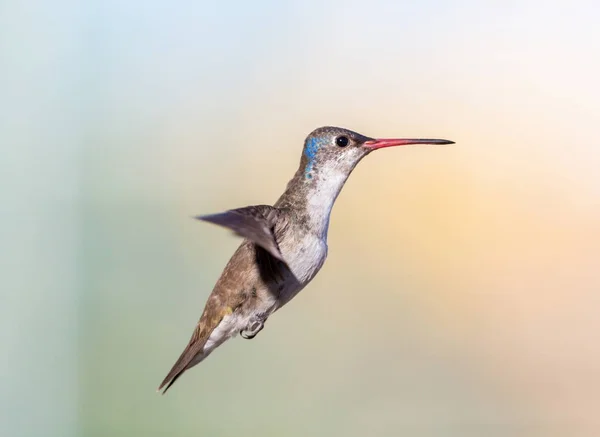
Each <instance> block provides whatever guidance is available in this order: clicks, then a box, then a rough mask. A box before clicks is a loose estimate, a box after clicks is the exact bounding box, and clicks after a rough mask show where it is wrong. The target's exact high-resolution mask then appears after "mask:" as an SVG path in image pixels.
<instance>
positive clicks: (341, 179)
mask: <svg viewBox="0 0 600 437" xmlns="http://www.w3.org/2000/svg"><path fill="white" fill-rule="evenodd" d="M348 176H349V175H348V174H346V173H345V172H341V171H339V170H337V169H335V168H331V169H328V168H323V169H322V171H320V172H318V173H317V174H316V175H315V176H314V177H312V178H308V177H307V176H306V172H305V169H304V167H303V166H302V165H301V166H300V168H299V169H298V171H297V172H296V174H295V175H294V177H293V178H292V179H291V180H290V181H289V182H288V185H287V188H286V190H285V192H284V193H283V194H282V195H281V197H280V198H279V200H278V201H277V202H276V203H275V206H276V207H278V208H287V209H289V210H290V211H291V212H292V215H293V216H294V217H295V219H296V220H297V221H298V223H299V224H301V225H303V227H304V228H305V229H306V230H307V231H309V232H312V233H314V234H315V235H318V236H319V237H320V238H322V239H324V240H327V230H328V228H329V217H330V215H331V209H332V208H333V204H334V203H335V200H336V199H337V197H338V194H340V191H341V190H342V188H343V187H344V183H345V182H346V180H347V179H348Z"/></svg>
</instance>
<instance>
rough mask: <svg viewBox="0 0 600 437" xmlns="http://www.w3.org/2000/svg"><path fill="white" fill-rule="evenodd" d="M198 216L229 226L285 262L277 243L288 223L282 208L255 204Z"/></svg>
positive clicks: (200, 218)
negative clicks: (278, 235) (278, 236)
mask: <svg viewBox="0 0 600 437" xmlns="http://www.w3.org/2000/svg"><path fill="white" fill-rule="evenodd" d="M196 218H197V219H198V220H204V221H207V222H211V223H215V224H217V225H220V226H224V227H226V228H229V229H231V230H232V231H233V232H235V233H236V234H237V235H239V236H241V237H243V238H247V239H248V240H250V241H252V242H253V243H256V244H258V245H259V246H261V247H262V248H263V249H265V250H266V251H267V252H269V253H270V254H271V255H273V256H274V257H275V258H277V259H279V260H281V261H283V262H285V260H284V259H283V256H282V255H281V252H280V250H279V244H278V243H277V234H279V233H280V232H281V231H282V230H283V229H284V228H285V225H286V223H287V214H286V212H285V211H284V210H282V209H279V208H275V207H273V206H269V205H254V206H246V207H244V208H238V209H231V210H229V211H225V212H222V213H219V214H210V215H200V216H197V217H196Z"/></svg>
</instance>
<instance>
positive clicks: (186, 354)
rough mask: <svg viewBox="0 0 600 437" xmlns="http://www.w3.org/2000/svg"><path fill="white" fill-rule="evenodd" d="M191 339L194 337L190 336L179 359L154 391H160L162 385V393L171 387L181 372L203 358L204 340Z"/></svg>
mask: <svg viewBox="0 0 600 437" xmlns="http://www.w3.org/2000/svg"><path fill="white" fill-rule="evenodd" d="M193 340H194V338H193V337H192V340H191V341H190V343H189V344H188V345H187V347H186V348H185V350H184V351H183V352H182V353H181V355H180V356H179V359H178V360H177V361H176V362H175V364H174V365H173V367H172V368H171V370H170V371H169V374H168V375H167V376H166V377H165V379H163V382H161V383H160V386H159V387H158V389H157V390H156V391H161V390H162V388H163V387H164V388H165V389H164V390H163V392H162V394H163V395H164V394H165V393H166V392H167V390H168V389H169V387H171V386H172V385H173V384H174V383H175V381H177V378H179V377H180V376H181V375H183V372H185V371H186V370H187V369H189V368H190V367H193V366H195V365H196V364H198V363H199V362H200V361H202V360H203V359H204V358H205V356H202V355H203V351H202V349H203V348H204V343H205V342H197V341H193Z"/></svg>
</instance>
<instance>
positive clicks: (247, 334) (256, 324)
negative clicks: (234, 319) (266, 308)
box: [240, 319, 265, 340]
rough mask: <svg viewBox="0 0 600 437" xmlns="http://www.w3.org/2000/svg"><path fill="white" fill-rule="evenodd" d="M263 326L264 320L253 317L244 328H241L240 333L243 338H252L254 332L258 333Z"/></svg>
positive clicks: (254, 334) (254, 335)
mask: <svg viewBox="0 0 600 437" xmlns="http://www.w3.org/2000/svg"><path fill="white" fill-rule="evenodd" d="M264 327H265V322H264V320H258V319H255V320H252V321H251V322H250V323H248V326H247V327H246V329H242V330H241V331H240V335H241V336H242V338H243V339H245V340H252V339H253V338H254V337H256V334H258V333H259V332H260V331H261V330H262V329H263V328H264Z"/></svg>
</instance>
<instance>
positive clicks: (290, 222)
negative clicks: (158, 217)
mask: <svg viewBox="0 0 600 437" xmlns="http://www.w3.org/2000/svg"><path fill="white" fill-rule="evenodd" d="M453 143H454V142H453V141H448V140H432V139H374V138H369V137H366V136H364V135H361V134H358V133H356V132H352V131H350V130H348V129H343V128H339V127H321V128H318V129H316V130H314V131H313V132H312V133H311V134H310V135H308V137H307V138H306V140H305V141H304V149H303V151H302V158H301V160H300V167H299V168H298V170H297V171H296V174H295V175H294V177H293V178H292V179H291V180H290V181H289V182H288V185H287V188H286V190H285V192H284V193H283V194H282V195H281V197H280V198H279V200H277V202H276V203H275V205H273V206H269V205H255V206H247V207H245V208H238V209H232V210H229V211H226V212H223V213H219V214H212V215H204V216H198V217H196V218H197V219H199V220H204V221H207V222H211V223H215V224H217V225H221V226H224V227H226V228H229V229H231V230H233V231H234V232H235V233H236V234H237V235H239V236H241V237H243V238H244V241H243V242H242V244H241V245H240V246H239V247H238V249H237V250H236V251H235V253H234V254H233V256H232V257H231V259H230V260H229V263H228V264H227V266H226V267H225V270H224V271H223V273H222V274H221V277H220V278H219V279H218V281H217V283H216V285H215V287H214V289H213V291H212V293H211V294H210V296H209V297H208V301H207V302H206V306H205V307H204V311H203V313H202V316H201V317H200V320H199V321H198V324H197V325H196V328H195V329H194V332H193V334H192V338H191V339H190V341H189V343H188V345H187V346H186V348H185V349H184V351H183V353H182V354H181V356H180V357H179V359H178V360H177V362H176V363H175V364H174V365H173V368H172V369H171V371H170V372H169V374H168V375H167V376H166V378H165V379H164V380H163V382H162V383H161V384H160V387H159V388H158V390H161V389H162V388H163V387H164V391H163V393H165V392H166V391H167V390H168V389H169V387H171V385H172V384H173V383H174V382H175V381H176V380H177V378H179V377H180V376H181V375H182V374H183V372H185V371H186V370H188V369H190V368H192V367H193V366H195V365H196V364H198V363H200V362H201V361H202V360H204V359H205V358H206V357H207V356H208V355H209V354H210V353H211V352H212V351H213V350H215V349H216V348H217V347H218V346H220V345H221V344H223V343H224V342H225V341H227V340H228V339H230V338H232V337H235V336H236V335H237V334H238V333H239V334H240V335H241V336H242V337H243V338H245V339H252V338H254V337H255V336H256V335H257V334H258V333H259V332H260V331H261V330H262V329H263V327H264V326H265V322H266V321H267V319H268V318H269V316H270V315H271V314H273V313H274V312H275V311H277V310H278V309H279V308H281V307H282V306H284V305H285V304H286V303H288V302H289V301H290V300H291V299H292V298H293V297H294V296H296V294H298V292H299V291H300V290H302V289H303V288H304V287H305V286H306V285H307V284H308V283H309V282H310V281H311V280H312V279H313V278H314V277H315V275H316V274H317V272H318V271H319V270H320V269H321V267H322V266H323V263H324V262H325V258H326V257H327V230H328V228H329V217H330V215H331V209H332V207H333V204H334V202H335V200H336V198H337V196H338V194H339V193H340V191H341V189H342V187H343V186H344V183H345V182H346V179H348V176H350V173H351V172H352V170H353V169H354V167H356V165H357V164H358V163H359V162H360V160H361V159H362V158H364V157H365V156H367V155H368V154H369V153H371V152H372V151H373V150H377V149H381V148H384V147H392V146H404V145H407V144H453Z"/></svg>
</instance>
